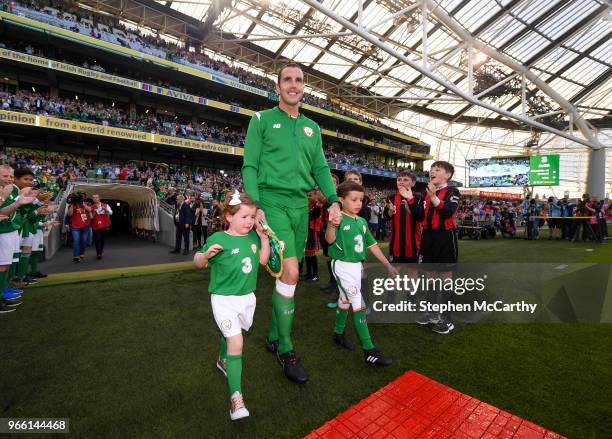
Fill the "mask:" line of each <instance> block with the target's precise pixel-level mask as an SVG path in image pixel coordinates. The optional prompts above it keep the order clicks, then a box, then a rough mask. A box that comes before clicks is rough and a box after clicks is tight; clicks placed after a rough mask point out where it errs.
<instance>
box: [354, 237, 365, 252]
mask: <svg viewBox="0 0 612 439" xmlns="http://www.w3.org/2000/svg"><path fill="white" fill-rule="evenodd" d="M362 251H363V236H361V235H357V236H355V253H361V252H362Z"/></svg>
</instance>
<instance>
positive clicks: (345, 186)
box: [337, 181, 365, 198]
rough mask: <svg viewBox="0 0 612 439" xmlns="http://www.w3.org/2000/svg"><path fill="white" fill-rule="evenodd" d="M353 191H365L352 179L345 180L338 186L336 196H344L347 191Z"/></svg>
mask: <svg viewBox="0 0 612 439" xmlns="http://www.w3.org/2000/svg"><path fill="white" fill-rule="evenodd" d="M353 191H355V192H362V193H365V189H364V188H363V186H362V185H360V184H359V183H355V182H354V181H345V182H344V183H342V184H341V185H340V186H338V190H337V192H338V197H340V198H344V197H346V196H347V195H348V194H349V192H353Z"/></svg>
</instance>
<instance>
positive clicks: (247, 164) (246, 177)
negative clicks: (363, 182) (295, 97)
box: [242, 107, 338, 208]
mask: <svg viewBox="0 0 612 439" xmlns="http://www.w3.org/2000/svg"><path fill="white" fill-rule="evenodd" d="M242 179H243V181H244V190H245V192H246V193H247V194H249V196H250V197H251V198H252V199H253V200H254V201H255V202H256V203H259V202H260V201H261V202H265V204H268V205H271V206H274V207H290V208H296V207H306V206H308V197H307V194H308V192H309V191H311V190H312V188H313V187H314V186H315V183H316V184H317V185H318V186H319V187H320V188H321V192H323V195H324V196H325V198H327V200H328V201H329V202H330V203H331V202H334V201H337V200H338V197H337V195H336V189H335V188H334V182H333V180H332V176H331V172H330V170H329V166H328V164H327V161H326V160H325V155H324V154H323V146H322V141H321V129H320V128H319V125H317V123H316V122H315V121H314V120H312V119H309V118H307V117H306V116H304V114H302V113H300V114H299V116H298V117H297V118H293V117H291V116H289V115H288V114H287V113H285V112H284V111H283V110H281V109H280V108H279V107H274V108H272V109H270V110H265V111H258V112H257V113H255V114H254V115H253V117H252V118H251V122H250V123H249V128H248V131H247V135H246V138H245V140H244V164H243V166H242Z"/></svg>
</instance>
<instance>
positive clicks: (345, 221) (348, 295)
mask: <svg viewBox="0 0 612 439" xmlns="http://www.w3.org/2000/svg"><path fill="white" fill-rule="evenodd" d="M337 191H338V197H339V198H340V203H341V204H342V220H341V222H340V224H339V225H338V226H334V225H333V224H332V223H329V224H328V225H327V231H326V232H325V240H326V241H327V243H328V244H329V255H330V256H331V258H332V271H333V273H334V276H335V277H336V282H337V283H338V289H339V290H340V296H339V298H338V309H337V310H336V328H335V331H334V341H335V342H336V343H337V344H338V345H340V346H342V347H344V348H346V349H349V350H353V349H355V346H354V345H353V343H351V342H350V341H349V340H347V339H346V337H345V336H344V329H345V327H346V320H347V318H348V310H349V308H350V307H351V306H352V307H353V323H354V324H355V329H356V330H357V334H358V335H359V339H360V341H361V347H362V348H363V351H364V352H363V354H364V355H363V356H364V360H365V362H366V363H369V364H375V365H378V366H387V365H389V364H391V362H392V360H391V357H388V356H386V355H385V354H383V352H382V351H381V350H380V349H376V348H375V347H374V345H373V344H372V338H371V337H370V332H369V330H368V324H367V320H366V313H365V308H366V306H365V303H364V301H363V297H362V296H361V271H362V262H363V261H364V260H365V259H366V249H369V250H370V251H371V252H372V254H373V255H374V256H376V258H377V259H378V260H379V261H380V262H381V263H382V264H384V265H385V266H386V267H387V268H388V270H389V271H390V272H391V273H392V274H393V275H397V271H396V270H395V269H394V268H393V267H392V266H391V264H390V263H389V261H387V259H386V258H385V256H384V255H383V253H382V252H381V250H380V248H379V247H378V244H377V243H376V240H375V239H374V237H373V236H372V233H371V232H370V230H369V228H368V222H367V221H366V220H365V219H363V218H361V217H359V216H358V214H359V211H360V210H361V206H362V203H363V197H364V189H363V186H361V185H360V184H358V183H355V182H351V181H346V182H344V183H342V184H341V185H340V186H338V190H337Z"/></svg>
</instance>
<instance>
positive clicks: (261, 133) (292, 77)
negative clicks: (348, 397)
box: [242, 63, 341, 383]
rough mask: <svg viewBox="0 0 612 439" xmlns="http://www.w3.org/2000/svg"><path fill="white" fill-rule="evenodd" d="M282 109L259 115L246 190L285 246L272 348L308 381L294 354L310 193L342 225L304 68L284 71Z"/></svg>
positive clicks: (252, 130) (248, 146)
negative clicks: (304, 106) (307, 98)
mask: <svg viewBox="0 0 612 439" xmlns="http://www.w3.org/2000/svg"><path fill="white" fill-rule="evenodd" d="M276 91H277V92H278V95H279V98H280V102H279V105H278V106H277V107H274V108H272V109H270V110H265V111H260V112H257V113H255V114H254V115H253V117H252V119H251V122H250V123H249V129H248V132H247V135H246V140H245V146H244V165H243V166H242V177H243V181H244V189H245V191H246V193H248V194H249V196H250V197H251V198H252V199H253V200H255V202H256V203H257V206H258V207H259V209H258V210H257V221H259V220H265V221H267V223H268V224H269V225H270V227H271V228H272V230H274V232H275V233H276V235H277V236H278V238H279V239H280V240H281V241H284V243H285V250H284V261H283V272H282V276H281V277H280V279H278V280H277V281H276V285H275V288H274V291H273V293H272V321H271V323H270V329H269V331H268V337H267V339H266V348H267V349H268V350H269V351H270V352H276V353H277V356H278V360H279V362H280V364H281V366H282V367H283V371H284V373H285V375H286V376H287V378H289V379H290V380H292V381H295V382H297V383H305V382H306V381H308V374H307V373H306V370H305V369H304V367H303V366H302V364H301V363H300V357H299V355H298V354H297V353H296V352H295V351H294V350H293V343H292V341H291V326H292V324H293V314H294V310H295V302H294V297H293V296H294V294H295V287H296V284H297V281H298V273H299V271H298V262H299V261H300V260H301V259H302V257H303V256H304V248H305V246H306V238H307V235H308V192H309V191H310V190H312V189H313V188H314V186H315V182H316V184H317V185H318V186H319V188H320V189H321V191H322V192H323V195H325V197H326V198H327V200H328V201H329V202H330V203H332V206H331V208H330V209H329V215H330V221H332V222H334V223H337V224H339V223H340V219H341V215H340V206H339V204H338V196H337V195H336V189H335V187H334V182H333V180H332V177H331V172H330V170H329V166H328V164H327V161H326V160H325V155H324V154H323V145H322V140H321V129H320V128H319V126H318V125H317V123H316V122H314V121H313V120H311V119H309V118H307V117H306V116H304V115H303V114H301V113H300V102H301V100H302V96H303V95H304V73H303V72H302V69H301V68H300V66H299V65H298V64H295V63H289V64H286V65H284V66H283V67H282V68H281V69H280V71H279V73H278V83H277V86H276Z"/></svg>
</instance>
